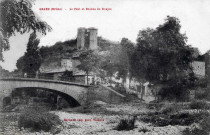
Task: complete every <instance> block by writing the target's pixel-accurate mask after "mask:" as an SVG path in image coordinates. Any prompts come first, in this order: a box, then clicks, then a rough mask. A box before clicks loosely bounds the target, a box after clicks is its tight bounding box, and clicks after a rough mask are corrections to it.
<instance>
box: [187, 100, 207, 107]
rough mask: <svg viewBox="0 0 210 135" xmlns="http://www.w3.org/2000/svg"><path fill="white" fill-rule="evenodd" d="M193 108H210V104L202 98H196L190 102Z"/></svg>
mask: <svg viewBox="0 0 210 135" xmlns="http://www.w3.org/2000/svg"><path fill="white" fill-rule="evenodd" d="M190 108H191V109H210V105H209V104H208V103H207V102H205V101H202V100H194V101H192V102H191V103H190Z"/></svg>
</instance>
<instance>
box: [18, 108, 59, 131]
mask: <svg viewBox="0 0 210 135" xmlns="http://www.w3.org/2000/svg"><path fill="white" fill-rule="evenodd" d="M61 124H62V123H61V120H60V119H59V117H58V116H57V115H55V114H52V113H49V112H47V111H43V110H41V109H37V108H29V109H27V110H26V111H25V112H22V113H21V115H20V117H19V120H18V126H19V128H20V129H21V128H22V127H23V128H30V129H31V130H32V131H41V130H43V131H45V132H48V131H51V130H52V129H53V128H55V127H56V126H58V125H61Z"/></svg>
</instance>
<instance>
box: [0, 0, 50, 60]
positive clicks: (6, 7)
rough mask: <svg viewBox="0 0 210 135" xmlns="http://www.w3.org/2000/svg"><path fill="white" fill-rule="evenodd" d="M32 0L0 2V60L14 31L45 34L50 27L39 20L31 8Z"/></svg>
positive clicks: (6, 0) (4, 0) (5, 0)
mask: <svg viewBox="0 0 210 135" xmlns="http://www.w3.org/2000/svg"><path fill="white" fill-rule="evenodd" d="M32 4H33V2H32V0H3V1H2V2H1V3H0V10H1V11H0V20H1V21H0V60H1V61H3V55H2V52H3V51H6V50H8V49H9V48H10V47H9V38H10V37H11V36H12V35H15V32H18V33H21V34H24V33H26V32H29V31H30V30H32V31H34V32H36V31H38V32H41V33H42V34H46V31H47V30H48V31H50V30H51V29H52V28H51V27H50V26H49V25H48V24H47V23H46V22H43V21H40V20H39V19H38V18H37V17H36V16H35V13H34V12H33V10H32Z"/></svg>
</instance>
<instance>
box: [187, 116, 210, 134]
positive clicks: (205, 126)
mask: <svg viewBox="0 0 210 135" xmlns="http://www.w3.org/2000/svg"><path fill="white" fill-rule="evenodd" d="M209 132H210V116H205V117H203V121H202V122H201V123H200V128H197V127H196V128H194V129H192V130H190V129H189V128H187V129H185V130H184V131H183V135H209Z"/></svg>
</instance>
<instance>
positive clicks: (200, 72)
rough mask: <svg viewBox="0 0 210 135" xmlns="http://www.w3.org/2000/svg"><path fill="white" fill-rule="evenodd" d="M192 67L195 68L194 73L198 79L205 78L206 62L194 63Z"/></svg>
mask: <svg viewBox="0 0 210 135" xmlns="http://www.w3.org/2000/svg"><path fill="white" fill-rule="evenodd" d="M192 67H193V72H194V73H195V75H196V76H197V77H205V62H202V61H193V62H192Z"/></svg>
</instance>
